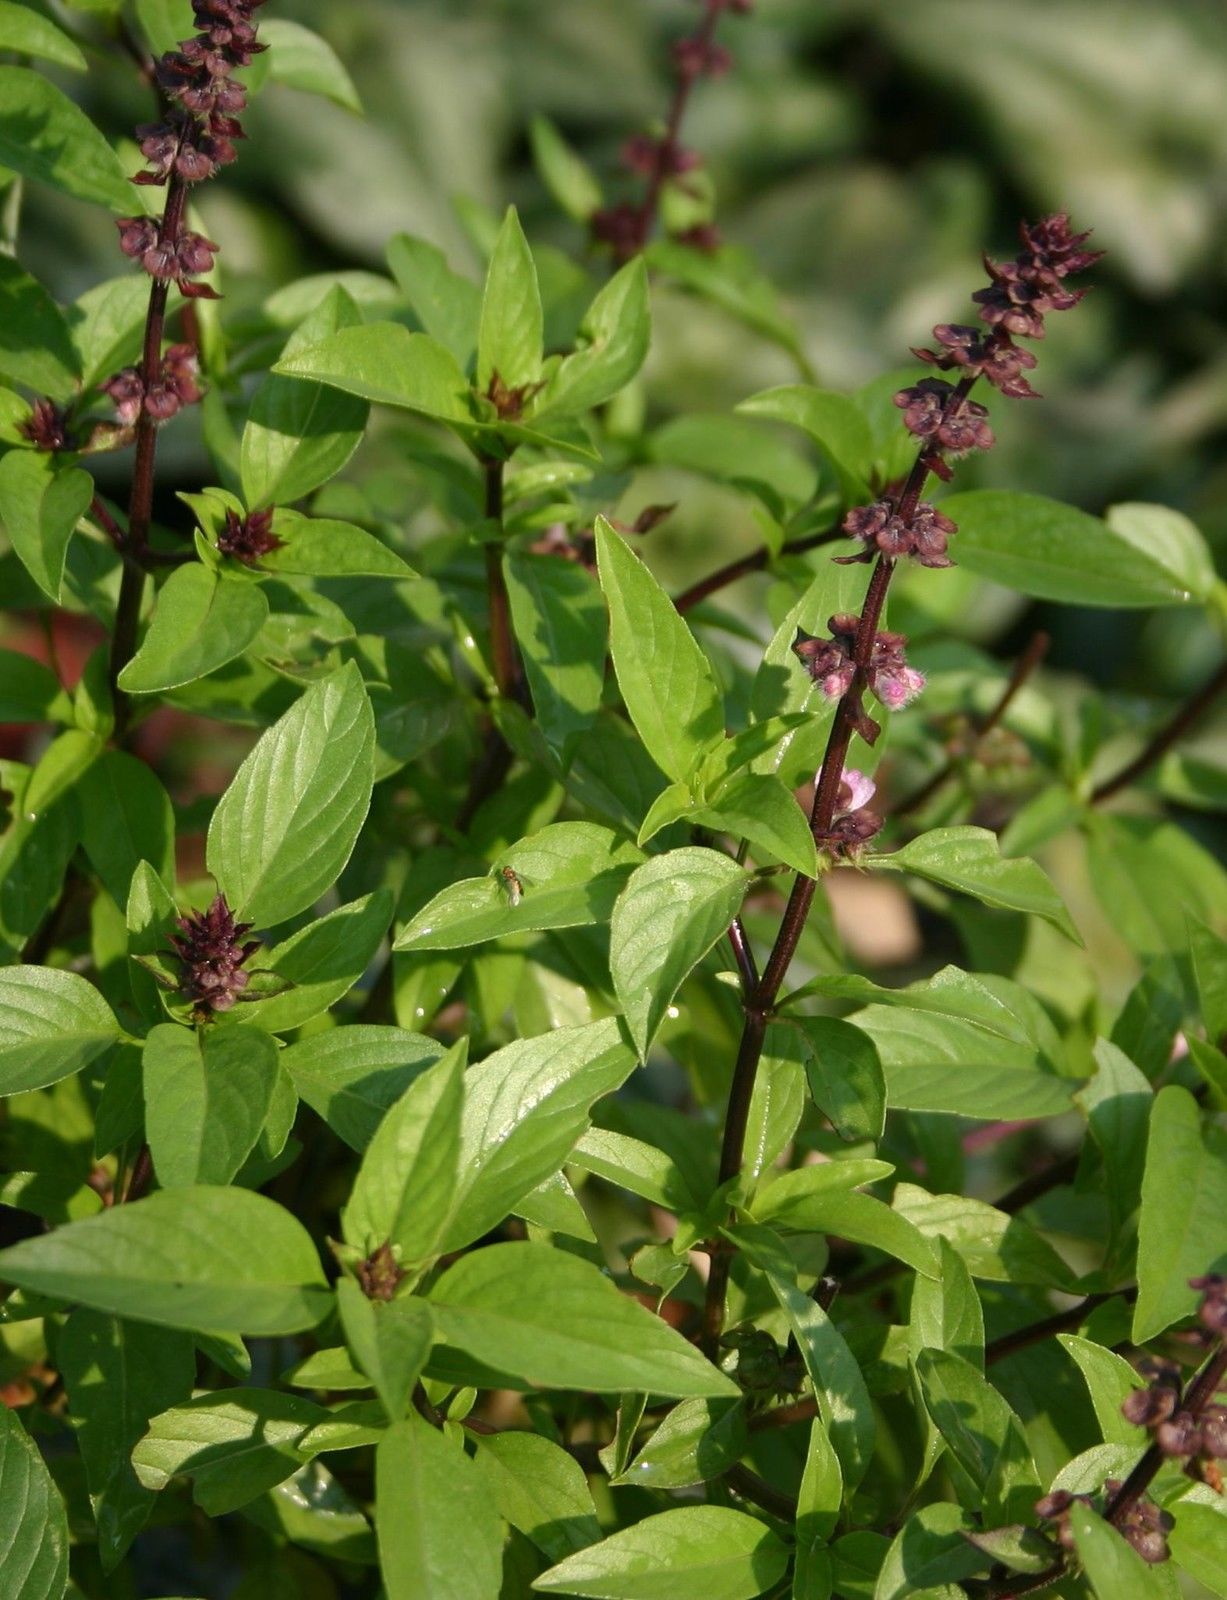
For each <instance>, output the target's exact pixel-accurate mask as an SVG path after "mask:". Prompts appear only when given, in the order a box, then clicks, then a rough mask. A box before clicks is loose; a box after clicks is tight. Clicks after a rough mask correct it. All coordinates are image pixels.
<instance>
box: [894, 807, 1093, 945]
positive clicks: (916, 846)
mask: <svg viewBox="0 0 1227 1600" xmlns="http://www.w3.org/2000/svg"><path fill="white" fill-rule="evenodd" d="M866 865H868V866H870V867H872V868H874V869H875V870H876V871H879V872H914V873H915V874H916V876H917V877H918V878H927V879H928V880H929V881H930V882H931V883H940V884H944V885H945V886H946V887H947V888H948V889H957V890H958V891H959V893H960V894H969V895H971V896H972V897H973V899H976V900H981V901H983V903H984V904H985V905H986V906H1001V907H1003V908H1004V909H1005V910H1007V911H1021V912H1023V913H1025V914H1026V915H1028V916H1035V917H1043V919H1044V920H1045V922H1051V923H1052V925H1053V927H1054V928H1059V929H1060V930H1061V932H1062V933H1063V934H1065V936H1066V937H1067V938H1069V939H1072V940H1073V941H1074V943H1075V944H1081V943H1082V939H1081V937H1080V936H1079V933H1078V930H1077V929H1076V928H1075V927H1074V924H1073V921H1072V920H1071V918H1070V915H1069V912H1068V911H1067V910H1066V909H1065V905H1064V903H1063V901H1062V900H1061V897H1060V895H1059V894H1058V893H1057V891H1056V890H1055V889H1054V888H1053V886H1052V883H1051V881H1050V880H1049V878H1048V875H1047V873H1046V872H1045V871H1044V869H1043V868H1042V867H1040V866H1038V865H1037V864H1036V863H1035V862H1034V861H1031V860H1029V859H1027V858H1026V857H1025V856H1019V857H1015V858H1013V859H1011V858H1008V857H1005V856H1003V855H1002V854H1001V850H1000V846H999V845H998V842H997V835H996V834H995V833H990V831H989V830H988V829H987V828H931V829H930V830H929V831H928V833H922V834H921V835H920V837H919V838H918V839H913V840H912V841H911V843H910V844H905V845H904V846H903V848H902V849H901V850H893V851H891V853H890V855H874V856H870V857H869V858H868V860H867V862H866Z"/></svg>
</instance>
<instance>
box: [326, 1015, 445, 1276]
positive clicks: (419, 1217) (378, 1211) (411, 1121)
mask: <svg viewBox="0 0 1227 1600" xmlns="http://www.w3.org/2000/svg"><path fill="white" fill-rule="evenodd" d="M467 1046H468V1041H467V1040H465V1039H462V1040H461V1041H460V1042H459V1043H458V1044H456V1045H453V1047H452V1048H451V1049H450V1050H449V1051H448V1053H447V1054H446V1055H445V1056H444V1057H443V1058H442V1059H441V1060H440V1061H437V1062H435V1064H434V1065H433V1066H431V1067H428V1068H427V1069H426V1071H425V1072H423V1073H422V1074H421V1075H420V1076H419V1077H417V1078H415V1079H414V1080H413V1082H412V1083H411V1084H410V1085H409V1087H408V1088H407V1089H406V1090H405V1092H404V1094H403V1095H402V1096H401V1098H400V1099H399V1100H398V1101H397V1102H396V1104H395V1105H394V1106H392V1108H391V1109H390V1110H389V1111H388V1113H387V1115H386V1116H385V1117H384V1119H383V1121H382V1122H381V1123H380V1124H379V1127H378V1128H377V1129H376V1131H375V1137H374V1138H373V1139H372V1140H371V1142H370V1144H369V1145H368V1146H367V1148H366V1153H365V1154H364V1155H363V1157H362V1165H361V1166H360V1167H359V1168H358V1175H357V1177H356V1178H355V1179H354V1186H353V1189H352V1190H351V1191H350V1196H349V1203H348V1205H347V1206H346V1207H345V1209H344V1211H343V1212H342V1213H341V1228H342V1233H343V1235H344V1238H345V1240H346V1242H347V1243H349V1244H352V1245H356V1246H357V1247H358V1248H359V1249H362V1250H366V1251H368V1252H369V1251H372V1250H376V1249H378V1248H379V1246H380V1245H383V1244H391V1245H392V1246H393V1247H394V1248H396V1249H398V1250H399V1251H400V1259H401V1260H402V1261H404V1262H405V1263H406V1264H409V1263H413V1262H417V1261H421V1260H424V1259H425V1258H426V1257H427V1256H429V1255H431V1254H432V1253H433V1249H434V1245H435V1242H436V1240H437V1238H438V1236H439V1233H440V1231H441V1229H442V1226H443V1224H444V1222H445V1220H446V1218H447V1216H448V1213H449V1211H450V1208H451V1204H452V1199H453V1196H454V1195H455V1192H456V1180H457V1175H458V1173H457V1169H458V1159H459V1152H460V1122H461V1109H462V1107H463V1104H464V1068H465V1061H466V1055H467Z"/></svg>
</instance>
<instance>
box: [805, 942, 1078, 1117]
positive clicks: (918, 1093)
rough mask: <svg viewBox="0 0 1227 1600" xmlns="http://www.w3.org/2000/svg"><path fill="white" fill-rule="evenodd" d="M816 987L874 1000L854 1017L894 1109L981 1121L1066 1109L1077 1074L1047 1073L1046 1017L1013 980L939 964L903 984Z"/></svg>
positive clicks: (1049, 1040)
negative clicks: (871, 1045) (872, 1050)
mask: <svg viewBox="0 0 1227 1600" xmlns="http://www.w3.org/2000/svg"><path fill="white" fill-rule="evenodd" d="M819 986H820V988H821V990H822V992H824V993H830V994H836V995H843V996H845V997H847V998H849V999H852V998H856V997H859V996H864V997H866V998H868V997H870V996H873V997H874V998H876V1000H877V1001H878V1003H877V1004H874V1005H869V1006H866V1008H865V1009H864V1010H863V1011H858V1012H857V1013H856V1016H855V1018H854V1019H853V1020H854V1022H855V1025H856V1026H857V1027H858V1028H859V1029H861V1030H862V1032H864V1033H866V1034H868V1035H869V1037H870V1038H871V1039H872V1040H873V1042H874V1044H875V1045H876V1047H877V1050H878V1055H879V1056H880V1058H881V1062H882V1066H883V1069H884V1071H885V1073H886V1086H887V1094H888V1102H889V1104H890V1105H891V1106H892V1107H898V1108H899V1109H901V1110H907V1111H942V1112H947V1113H954V1114H957V1115H960V1116H968V1117H980V1118H986V1119H987V1118H1015V1117H1026V1118H1030V1117H1049V1116H1057V1115H1059V1114H1060V1113H1061V1112H1064V1111H1068V1110H1069V1108H1070V1103H1071V1097H1072V1093H1073V1090H1074V1089H1075V1088H1076V1087H1077V1080H1075V1079H1070V1078H1063V1077H1060V1076H1058V1075H1057V1073H1056V1072H1055V1071H1054V1070H1053V1067H1052V1056H1053V1054H1059V1051H1060V1045H1059V1041H1057V1040H1056V1036H1055V1031H1054V1030H1053V1028H1052V1024H1051V1021H1050V1020H1049V1019H1048V1017H1047V1015H1046V1013H1045V1012H1044V1011H1043V1008H1042V1007H1041V1006H1040V1005H1039V1003H1038V1002H1037V1001H1036V1000H1035V998H1034V997H1033V996H1031V995H1029V994H1027V992H1026V991H1025V990H1024V989H1022V988H1021V987H1020V986H1019V985H1018V984H1015V983H1011V982H1009V980H1007V979H1004V978H998V977H996V976H994V975H992V974H988V973H978V974H976V975H975V976H974V977H973V976H972V975H971V974H969V973H966V972H961V971H960V970H959V969H958V968H957V967H944V968H943V969H942V970H941V971H940V972H939V973H937V974H936V975H935V976H934V977H932V978H927V979H925V980H923V981H922V982H920V983H913V984H909V985H908V986H907V987H906V988H903V989H882V988H877V987H876V986H874V985H872V984H868V983H867V982H866V981H865V980H864V979H862V978H855V977H849V978H834V979H823V980H820V984H819Z"/></svg>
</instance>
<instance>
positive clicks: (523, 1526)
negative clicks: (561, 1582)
mask: <svg viewBox="0 0 1227 1600" xmlns="http://www.w3.org/2000/svg"><path fill="white" fill-rule="evenodd" d="M700 1403H701V1402H700ZM477 1465H478V1467H479V1468H480V1470H481V1473H482V1475H483V1477H484V1478H485V1480H486V1485H487V1489H488V1492H489V1495H490V1498H491V1499H492V1500H493V1501H494V1504H495V1505H496V1506H497V1508H498V1513H499V1515H500V1516H501V1517H502V1518H503V1520H504V1521H505V1522H509V1523H510V1524H511V1526H512V1527H513V1528H517V1529H518V1530H519V1531H520V1532H521V1533H522V1534H523V1535H524V1536H525V1538H527V1539H531V1540H532V1542H533V1543H534V1544H535V1545H536V1546H537V1548H538V1550H541V1551H543V1552H544V1554H545V1555H547V1556H548V1557H549V1558H550V1560H551V1561H561V1560H562V1559H563V1558H564V1557H565V1556H568V1555H570V1554H571V1552H572V1551H573V1550H583V1549H585V1548H586V1547H587V1546H588V1545H591V1544H596V1542H597V1541H598V1540H599V1539H600V1537H601V1528H600V1524H599V1523H598V1522H597V1520H596V1507H595V1505H594V1504H593V1503H592V1492H591V1490H590V1489H589V1488H588V1480H587V1478H586V1477H585V1476H584V1472H583V1469H582V1468H581V1466H580V1465H579V1462H578V1461H576V1460H575V1458H574V1456H570V1455H568V1454H567V1452H566V1451H565V1450H564V1449H562V1447H561V1446H560V1445H556V1444H554V1443H552V1442H551V1441H550V1440H549V1439H543V1438H542V1437H541V1436H540V1435H539V1434H535V1433H492V1434H479V1435H478V1440H477Z"/></svg>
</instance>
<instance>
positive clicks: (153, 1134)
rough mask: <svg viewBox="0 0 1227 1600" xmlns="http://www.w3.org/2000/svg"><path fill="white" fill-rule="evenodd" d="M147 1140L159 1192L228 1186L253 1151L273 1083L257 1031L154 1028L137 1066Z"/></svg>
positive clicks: (267, 1040)
mask: <svg viewBox="0 0 1227 1600" xmlns="http://www.w3.org/2000/svg"><path fill="white" fill-rule="evenodd" d="M141 1071H142V1078H143V1082H144V1091H145V1136H146V1138H147V1139H148V1140H149V1151H150V1154H151V1155H152V1157H153V1167H154V1171H155V1172H156V1173H157V1175H158V1182H159V1183H160V1184H161V1185H162V1187H163V1188H164V1189H172V1188H182V1187H184V1186H185V1185H189V1184H204V1183H218V1184H225V1183H229V1182H230V1181H231V1179H232V1178H233V1177H234V1176H235V1174H236V1173H237V1172H238V1170H239V1168H240V1167H241V1166H242V1165H243V1163H244V1161H246V1160H247V1157H248V1156H249V1155H250V1154H251V1152H252V1151H253V1150H254V1149H255V1147H256V1141H257V1140H258V1139H259V1137H260V1130H261V1129H262V1128H263V1126H264V1119H265V1117H266V1116H267V1115H268V1110H269V1106H270V1104H271V1102H272V1098H273V1090H274V1088H275V1086H276V1083H277V1046H276V1044H275V1043H274V1041H273V1039H272V1037H271V1036H270V1035H269V1034H267V1033H264V1032H263V1031H262V1030H261V1029H260V1028H209V1029H206V1030H202V1031H200V1032H197V1031H196V1030H194V1029H192V1028H181V1027H177V1026H175V1025H174V1024H173V1023H163V1024H161V1025H160V1026H159V1027H156V1028H154V1029H153V1031H152V1032H151V1033H150V1035H149V1037H148V1038H147V1039H146V1041H145V1053H144V1058H143V1061H142V1068H141Z"/></svg>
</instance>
